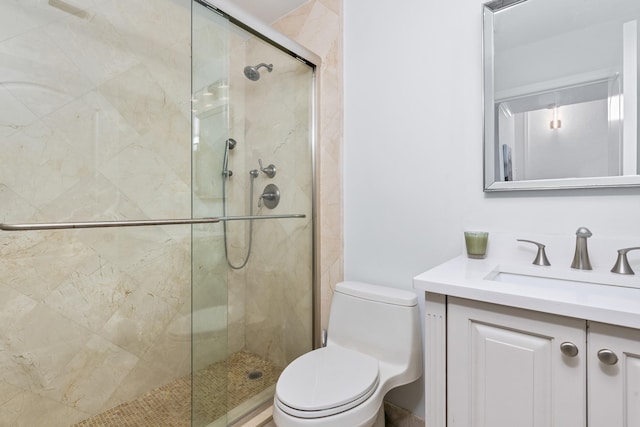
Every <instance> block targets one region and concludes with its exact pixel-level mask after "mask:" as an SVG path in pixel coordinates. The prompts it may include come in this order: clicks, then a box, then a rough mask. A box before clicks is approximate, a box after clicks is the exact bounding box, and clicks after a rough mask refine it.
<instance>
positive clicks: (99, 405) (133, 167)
mask: <svg viewBox="0 0 640 427" xmlns="http://www.w3.org/2000/svg"><path fill="white" fill-rule="evenodd" d="M73 3H74V4H75V5H77V6H73V5H71V3H68V2H63V1H49V2H41V1H37V2H36V1H28V2H27V1H3V2H0V16H2V19H0V20H1V21H2V25H0V148H1V149H2V156H0V221H1V222H3V223H42V222H75V221H93V220H100V221H110V220H145V219H168V218H189V217H190V216H191V164H190V162H191V141H190V133H191V132H190V129H191V123H190V122H191V114H190V97H191V90H190V87H189V86H190V84H189V83H190V77H191V76H190V55H189V46H190V35H191V34H190V19H191V13H190V9H191V8H190V4H189V2H184V1H174V0H153V1H146V0H135V1H130V0H126V1H125V0H113V1H108V2H73ZM209 227H210V228H211V229H213V228H215V227H217V225H213V226H209ZM0 271H2V275H1V277H0V350H1V351H0V425H6V426H48V427H58V426H60V427H66V426H69V425H75V424H76V423H77V425H96V424H98V425H114V424H109V422H108V420H109V419H114V417H115V416H116V415H115V414H117V419H119V422H120V425H124V424H127V425H140V426H145V425H154V426H160V425H165V424H164V423H166V425H178V424H177V423H178V422H181V421H183V420H185V419H189V411H190V387H189V384H190V361H191V360H190V338H191V335H190V332H191V331H190V322H189V321H188V319H189V314H190V297H191V227H190V226H188V225H173V226H162V227H141V228H137V227H131V228H108V229H107V228H105V229H94V230H53V231H2V232H0ZM154 405H157V406H154Z"/></svg>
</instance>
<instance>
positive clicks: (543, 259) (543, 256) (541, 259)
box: [516, 239, 551, 266]
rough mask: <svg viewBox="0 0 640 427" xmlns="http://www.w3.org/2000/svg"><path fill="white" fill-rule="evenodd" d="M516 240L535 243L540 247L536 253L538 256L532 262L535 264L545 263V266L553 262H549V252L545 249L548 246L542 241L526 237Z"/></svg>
mask: <svg viewBox="0 0 640 427" xmlns="http://www.w3.org/2000/svg"><path fill="white" fill-rule="evenodd" d="M516 240H517V241H518V242H526V243H533V244H534V245H536V246H537V247H538V253H537V254H536V258H535V259H534V260H533V263H532V264H533V265H544V266H549V265H551V263H550V262H549V259H548V258H547V253H546V252H545V251H544V248H545V247H546V246H545V245H543V244H542V243H538V242H534V241H533V240H525V239H516Z"/></svg>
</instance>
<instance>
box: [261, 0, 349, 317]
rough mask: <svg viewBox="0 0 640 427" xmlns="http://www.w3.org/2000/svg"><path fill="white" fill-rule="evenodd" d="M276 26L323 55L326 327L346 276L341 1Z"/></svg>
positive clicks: (320, 171) (305, 9) (317, 0)
mask: <svg viewBox="0 0 640 427" xmlns="http://www.w3.org/2000/svg"><path fill="white" fill-rule="evenodd" d="M273 26H274V28H275V29H276V30H278V31H280V32H281V33H283V34H286V35H287V36H289V37H290V38H291V39H293V40H296V41H297V42H298V43H300V44H301V45H303V46H305V47H306V48H308V49H310V50H312V51H313V52H315V53H316V54H318V55H319V56H320V57H321V58H322V67H321V69H320V70H319V75H320V82H321V84H320V91H319V98H320V102H319V134H320V137H319V143H318V149H317V158H318V162H317V181H318V189H319V191H318V194H317V196H316V197H317V203H318V212H319V215H318V218H317V220H318V222H319V229H320V230H321V232H320V233H319V236H318V240H319V242H316V243H317V244H318V247H319V262H318V266H317V268H318V272H319V279H320V292H321V296H320V298H321V301H320V308H321V325H322V327H323V328H326V327H327V325H328V319H329V309H330V307H331V298H332V297H333V289H334V286H335V284H336V283H337V282H340V281H341V280H342V279H343V277H344V255H343V249H342V248H343V230H342V224H343V220H342V215H343V202H342V194H343V192H342V144H343V140H342V135H343V111H344V109H343V95H342V93H343V91H342V87H343V75H342V66H343V65H342V0H310V1H309V2H307V3H305V4H304V5H302V6H301V7H299V8H298V9H296V10H294V11H293V12H291V13H289V14H288V15H286V16H284V17H283V18H281V19H279V20H278V21H277V22H275V23H274V25H273Z"/></svg>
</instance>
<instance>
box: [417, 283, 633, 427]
mask: <svg viewBox="0 0 640 427" xmlns="http://www.w3.org/2000/svg"><path fill="white" fill-rule="evenodd" d="M638 305H639V307H640V302H639V303H638ZM426 314H427V319H426V320H427V322H426V325H427V327H426V335H427V336H426V342H425V345H426V352H425V355H426V357H425V359H426V360H425V361H426V371H425V372H426V375H427V381H426V382H427V396H426V398H427V425H428V426H430V427H436V426H438V427H445V426H448V427H452V426H460V427H513V426H518V427H520V426H523V427H524V426H527V427H529V426H530V427H548V426H562V427H584V426H588V427H623V426H624V427H638V426H640V330H638V329H633V328H627V327H621V326H614V325H610V324H606V323H602V322H593V321H589V320H586V319H578V318H575V317H568V316H562V315H558V314H551V313H545V312H541V311H536V310H529V309H525V308H518V307H510V306H505V305H501V304H493V303H487V302H482V301H477V300H471V299H466V298H458V297H452V296H445V295H440V294H430V293H427V305H426ZM434 346H439V347H434ZM438 393H444V396H446V398H439V397H437V395H438ZM445 414H446V415H445Z"/></svg>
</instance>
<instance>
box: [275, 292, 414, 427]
mask: <svg viewBox="0 0 640 427" xmlns="http://www.w3.org/2000/svg"><path fill="white" fill-rule="evenodd" d="M417 303H418V300H417V296H416V295H415V294H414V293H413V292H409V291H403V290H399V289H393V288H386V287H381V286H376V285H370V284H367V283H362V282H342V283H339V284H338V285H337V286H336V290H335V294H334V297H333V301H332V303H331V312H330V314H329V329H328V332H329V335H328V340H327V346H326V347H323V348H320V349H317V350H314V351H311V352H309V353H307V354H304V355H302V356H300V357H299V358H297V359H296V360H294V361H293V362H292V363H291V364H289V366H287V367H286V368H285V370H284V371H283V372H282V374H281V375H280V378H279V379H278V382H277V384H276V393H275V397H274V406H273V420H274V422H275V424H276V425H277V426H278V427H299V426H300V427H303V426H318V427H320V426H327V427H328V426H331V427H372V426H374V427H384V409H383V399H384V396H385V394H386V393H387V392H388V391H389V390H390V389H392V388H394V387H397V386H400V385H403V384H408V383H410V382H412V381H415V380H416V379H418V378H419V377H420V376H421V375H422V349H421V348H422V346H421V339H420V319H419V311H418V304H417Z"/></svg>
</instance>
